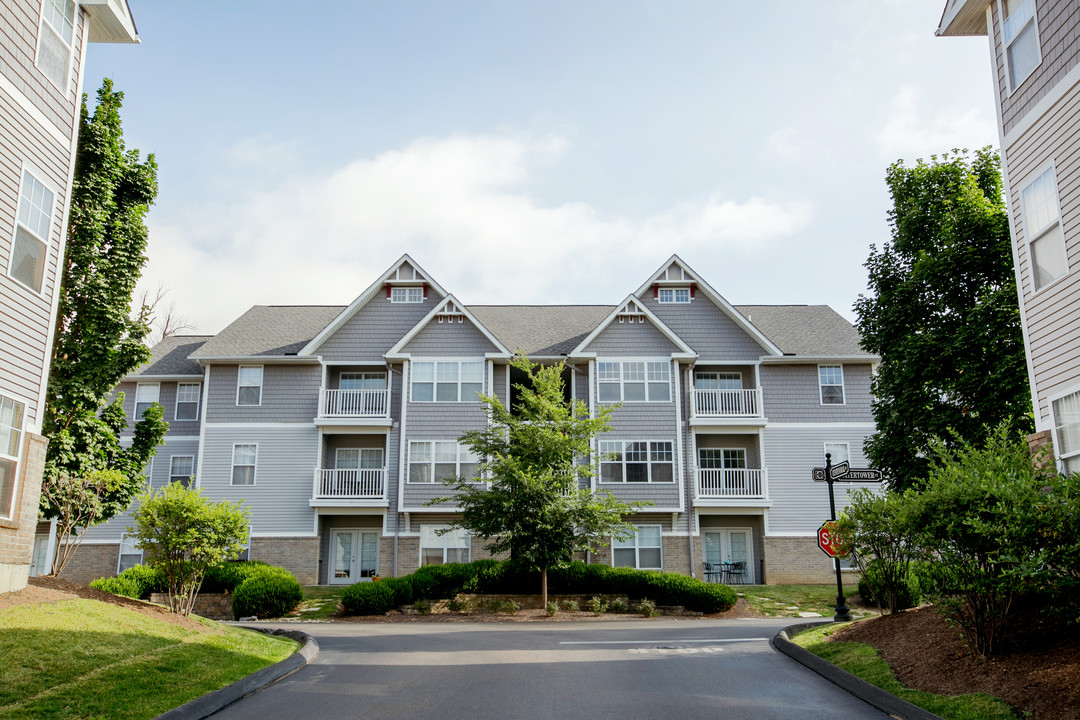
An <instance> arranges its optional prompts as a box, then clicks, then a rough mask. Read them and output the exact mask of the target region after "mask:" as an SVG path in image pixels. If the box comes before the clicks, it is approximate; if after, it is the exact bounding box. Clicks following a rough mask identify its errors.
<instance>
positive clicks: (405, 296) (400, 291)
mask: <svg viewBox="0 0 1080 720" xmlns="http://www.w3.org/2000/svg"><path fill="white" fill-rule="evenodd" d="M390 302H392V303H422V302H424V288H422V287H392V288H390Z"/></svg>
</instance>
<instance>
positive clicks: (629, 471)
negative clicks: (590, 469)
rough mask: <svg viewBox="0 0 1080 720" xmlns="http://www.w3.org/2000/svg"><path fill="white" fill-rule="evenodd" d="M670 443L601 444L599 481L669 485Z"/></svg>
mask: <svg viewBox="0 0 1080 720" xmlns="http://www.w3.org/2000/svg"><path fill="white" fill-rule="evenodd" d="M671 446H672V443H671V442H670V441H666V440H664V441H656V440H651V441H630V440H625V441H624V440H615V441H611V440H601V441H600V448H599V449H600V481H601V482H608V483H621V482H628V483H645V482H654V483H658V482H672V481H673V480H674V479H675V472H674V455H673V453H672V449H671Z"/></svg>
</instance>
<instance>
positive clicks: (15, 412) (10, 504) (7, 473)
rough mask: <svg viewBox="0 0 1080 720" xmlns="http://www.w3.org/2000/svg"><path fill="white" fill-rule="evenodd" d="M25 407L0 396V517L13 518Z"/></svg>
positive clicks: (16, 401)
mask: <svg viewBox="0 0 1080 720" xmlns="http://www.w3.org/2000/svg"><path fill="white" fill-rule="evenodd" d="M25 410H26V406H24V405H23V404H22V403H21V402H19V401H18V400H14V399H12V398H9V397H5V396H3V395H0V517H2V518H8V519H10V518H12V517H14V516H15V491H16V490H17V489H18V481H19V452H21V450H22V436H23V415H24V413H25Z"/></svg>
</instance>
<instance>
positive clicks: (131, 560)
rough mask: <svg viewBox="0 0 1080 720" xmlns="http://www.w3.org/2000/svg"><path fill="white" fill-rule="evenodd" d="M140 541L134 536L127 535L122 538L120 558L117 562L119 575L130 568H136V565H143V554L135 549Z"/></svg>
mask: <svg viewBox="0 0 1080 720" xmlns="http://www.w3.org/2000/svg"><path fill="white" fill-rule="evenodd" d="M138 541H139V539H138V538H136V537H135V536H134V535H127V534H125V535H124V536H123V537H122V538H120V557H119V558H118V559H117V562H116V572H117V573H122V572H124V571H125V570H127V569H128V568H131V567H135V566H136V565H142V561H143V552H142V550H140V549H139V548H137V547H135V543H137V542H138Z"/></svg>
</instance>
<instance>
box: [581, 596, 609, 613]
mask: <svg viewBox="0 0 1080 720" xmlns="http://www.w3.org/2000/svg"><path fill="white" fill-rule="evenodd" d="M585 609H587V610H588V611H589V612H591V613H596V614H597V615H599V614H600V613H602V612H604V611H605V610H607V603H606V602H604V600H603V599H602V598H600V597H599V596H597V595H593V596H592V597H591V598H589V601H588V602H587V603H585Z"/></svg>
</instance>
